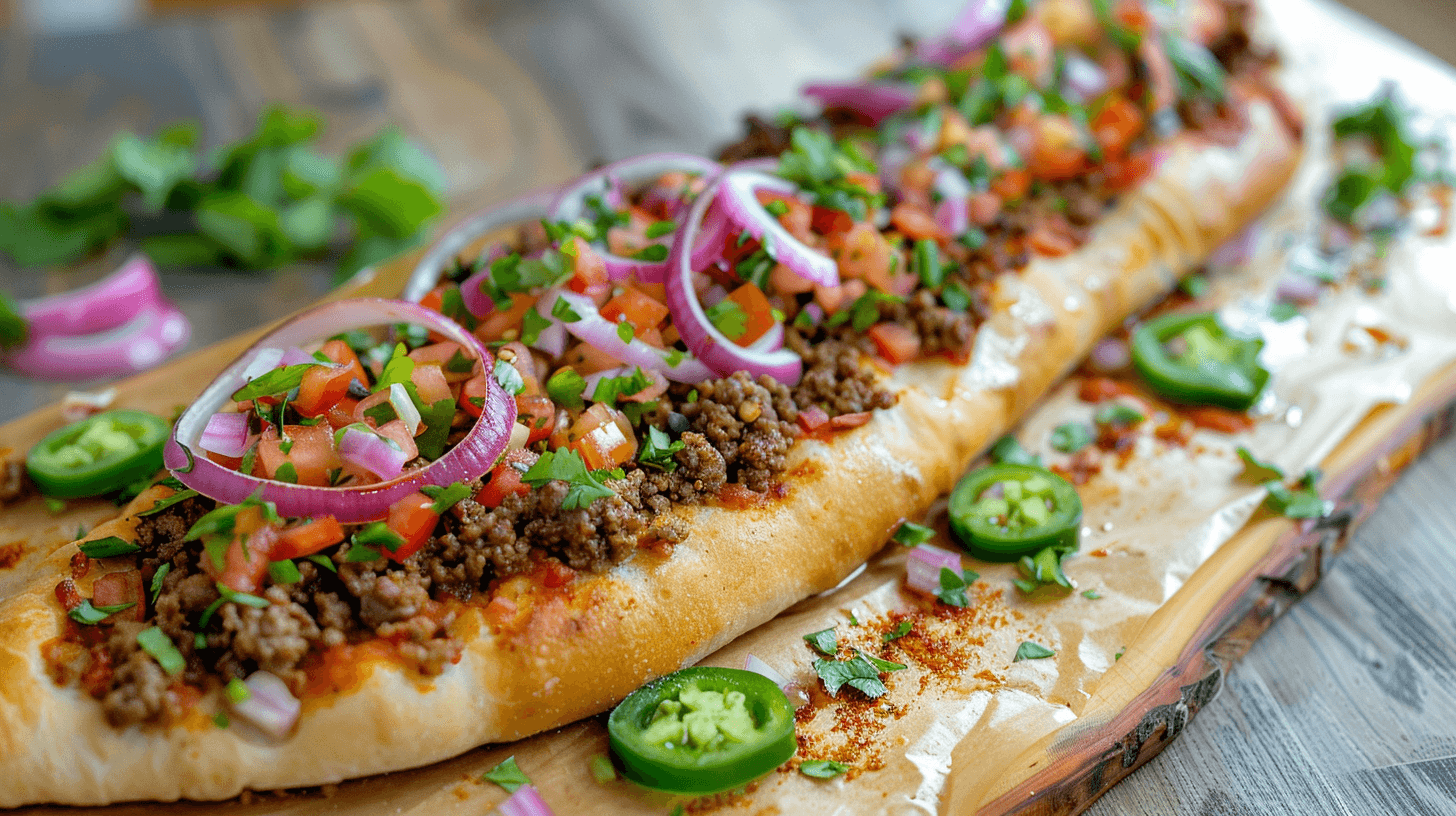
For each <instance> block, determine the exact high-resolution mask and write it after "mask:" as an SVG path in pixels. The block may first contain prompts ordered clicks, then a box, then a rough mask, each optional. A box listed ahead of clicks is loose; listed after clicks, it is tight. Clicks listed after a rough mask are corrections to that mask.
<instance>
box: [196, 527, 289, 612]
mask: <svg viewBox="0 0 1456 816" xmlns="http://www.w3.org/2000/svg"><path fill="white" fill-rule="evenodd" d="M255 512H256V508H251V507H250V508H247V509H246V510H244V511H242V512H241V513H239V514H238V521H237V525H238V526H237V537H235V538H234V539H233V540H232V543H231V544H229V545H228V549H227V554H226V555H224V556H223V567H222V570H221V571H219V570H218V569H217V562H215V561H213V559H212V557H211V556H203V559H202V567H203V569H204V570H206V571H207V572H208V574H210V575H212V576H213V577H214V578H216V579H217V580H218V582H219V583H221V584H223V585H224V586H226V587H228V588H229V589H233V590H235V591H237V592H257V591H258V586H259V583H260V582H261V581H262V580H263V575H264V574H265V573H267V572H268V563H269V562H270V561H272V560H274V559H273V547H274V546H275V545H276V544H277V543H278V530H277V528H275V527H273V526H271V525H263V526H259V527H257V528H256V529H253V530H250V531H245V530H244V527H245V526H247V525H246V524H245V522H244V519H243V516H244V515H245V514H249V513H255ZM244 537H246V539H247V541H246V546H244V543H245V542H244V541H243V539H244Z"/></svg>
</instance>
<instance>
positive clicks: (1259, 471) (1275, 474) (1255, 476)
mask: <svg viewBox="0 0 1456 816" xmlns="http://www.w3.org/2000/svg"><path fill="white" fill-rule="evenodd" d="M1238 454H1239V459H1241V460H1243V463H1244V472H1243V473H1241V474H1239V475H1241V476H1243V477H1244V478H1245V479H1248V480H1249V481H1251V482H1258V483H1259V484H1263V483H1264V482H1267V481H1270V480H1271V479H1283V478H1284V470H1283V469H1282V468H1280V467H1279V466H1278V465H1275V464H1271V463H1269V462H1265V461H1264V460H1262V459H1260V458H1258V457H1257V456H1255V455H1254V452H1253V451H1251V450H1249V449H1248V448H1246V447H1244V446H1243V445H1240V446H1239V448H1238Z"/></svg>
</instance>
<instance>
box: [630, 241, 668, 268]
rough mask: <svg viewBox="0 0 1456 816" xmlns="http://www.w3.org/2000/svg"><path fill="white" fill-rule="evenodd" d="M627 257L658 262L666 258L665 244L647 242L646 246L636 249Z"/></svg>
mask: <svg viewBox="0 0 1456 816" xmlns="http://www.w3.org/2000/svg"><path fill="white" fill-rule="evenodd" d="M627 257H629V258H631V259H632V260H634V261H648V262H651V263H660V262H662V261H665V260H667V245H666V244H648V245H647V246H645V247H643V248H641V249H639V250H637V251H636V252H633V253H632V254H631V255H628V256H627Z"/></svg>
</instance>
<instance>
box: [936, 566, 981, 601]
mask: <svg viewBox="0 0 1456 816" xmlns="http://www.w3.org/2000/svg"><path fill="white" fill-rule="evenodd" d="M979 577H981V576H980V575H979V574H978V573H975V572H972V571H971V570H964V571H962V572H961V574H960V575H957V574H956V572H955V570H953V569H951V568H950V567H941V568H940V589H937V590H936V591H935V597H937V598H939V599H940V602H941V603H943V604H946V605H947V606H955V607H959V608H961V609H964V608H966V607H967V606H970V603H971V602H970V599H969V598H967V597H966V587H968V586H970V585H971V583H972V582H974V581H975V580H976V579H977V578H979Z"/></svg>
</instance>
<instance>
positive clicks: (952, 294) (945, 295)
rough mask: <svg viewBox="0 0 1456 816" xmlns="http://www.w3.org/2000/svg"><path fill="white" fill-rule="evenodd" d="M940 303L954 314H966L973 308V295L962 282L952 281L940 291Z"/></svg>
mask: <svg viewBox="0 0 1456 816" xmlns="http://www.w3.org/2000/svg"><path fill="white" fill-rule="evenodd" d="M940 302H941V303H944V304H945V307H946V308H947V309H950V310H951V311H953V312H964V311H966V310H967V309H970V308H971V293H970V292H967V291H966V288H965V287H964V286H962V285H961V283H960V281H950V282H948V283H946V285H945V287H944V288H942V289H941V290H940Z"/></svg>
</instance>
